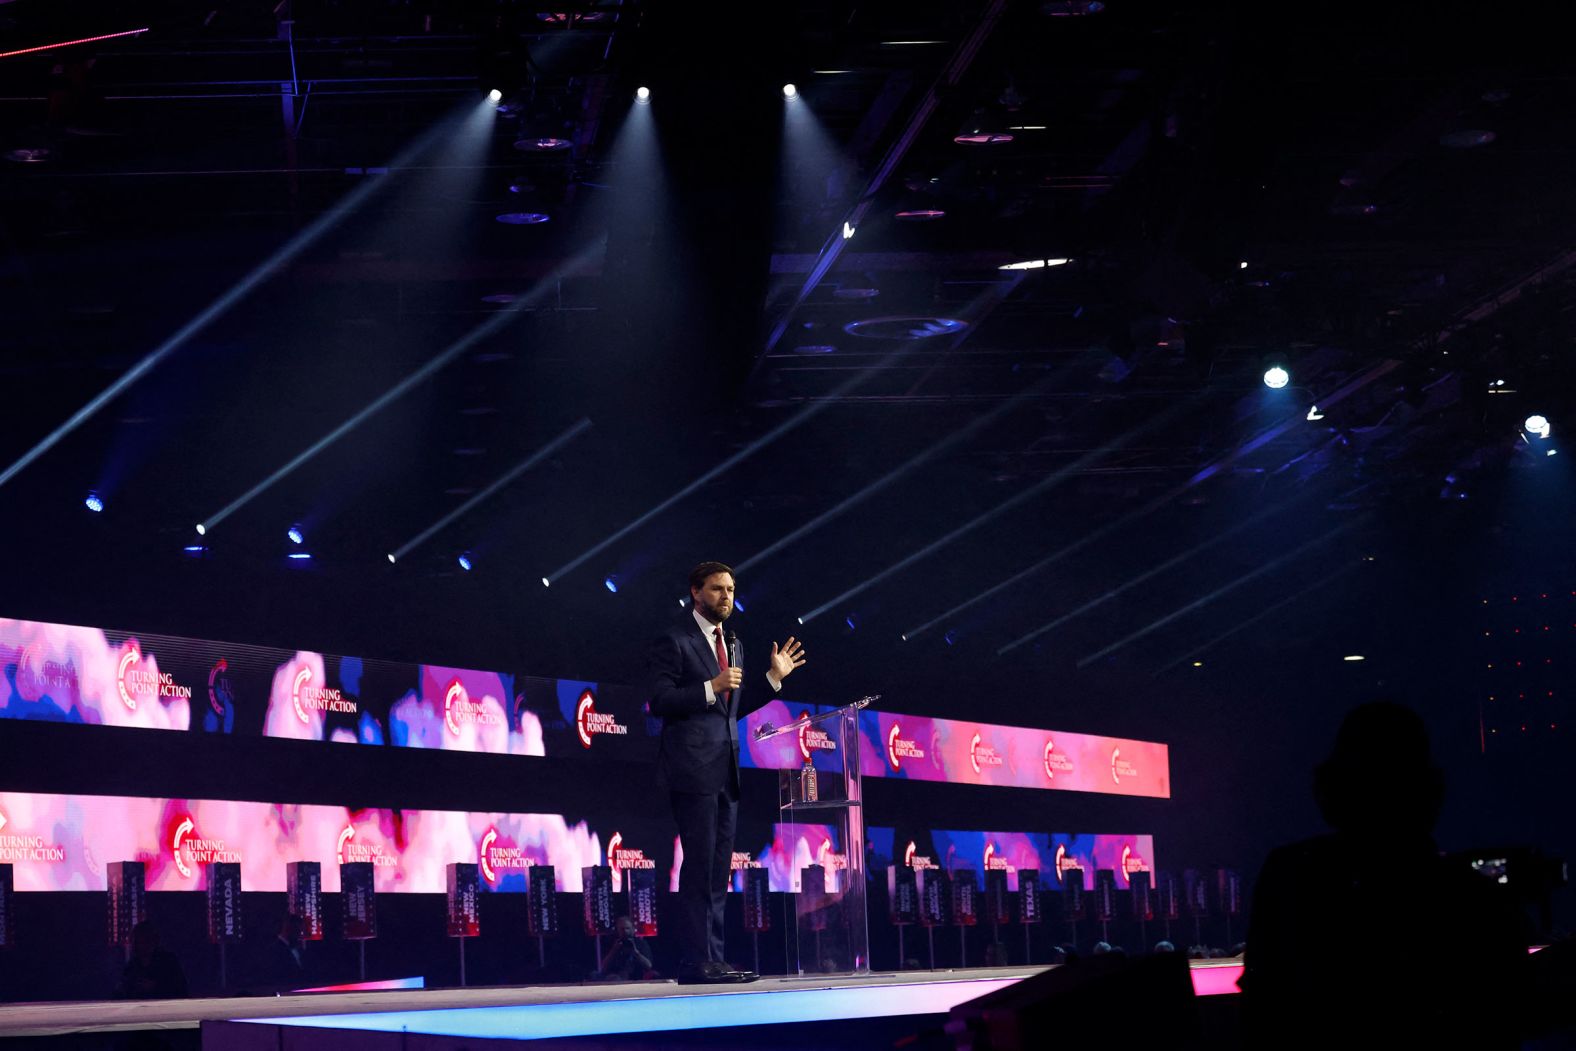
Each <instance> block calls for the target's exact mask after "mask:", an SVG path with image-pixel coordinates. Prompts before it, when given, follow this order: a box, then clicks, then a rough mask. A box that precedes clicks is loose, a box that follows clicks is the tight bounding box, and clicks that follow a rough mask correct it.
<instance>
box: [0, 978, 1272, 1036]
mask: <svg viewBox="0 0 1576 1051" xmlns="http://www.w3.org/2000/svg"><path fill="white" fill-rule="evenodd" d="M1191 966H1192V975H1193V988H1194V992H1195V993H1196V994H1197V995H1199V996H1214V995H1220V994H1225V993H1234V992H1236V991H1237V990H1236V981H1237V978H1238V977H1240V975H1241V974H1242V963H1241V961H1240V960H1236V959H1226V960H1195V961H1192V962H1191ZM1048 969H1049V968H1048V967H1015V968H977V969H969V970H958V971H907V972H902V973H898V974H880V975H872V976H870V977H863V978H830V977H829V978H826V979H813V978H811V979H792V978H765V979H762V980H761V981H759V982H756V983H754V984H751V985H748V986H721V987H711V986H680V985H676V984H674V983H673V982H667V981H662V982H635V983H629V984H596V985H578V984H576V985H555V986H515V987H508V988H483V989H400V990H388V991H371V990H359V991H354V992H334V993H325V994H317V995H308V994H296V995H287V996H281V997H262V998H216V999H206V1000H143V1001H135V1000H134V1001H106V1002H92V1003H38V1004H7V1005H4V1006H0V1037H14V1036H34V1037H40V1036H58V1035H64V1034H78V1033H88V1032H115V1031H119V1032H128V1031H146V1030H171V1029H195V1028H197V1027H198V1026H199V1025H204V1024H206V1026H207V1027H208V1028H212V1029H215V1030H223V1031H224V1032H226V1033H228V1034H230V1041H229V1043H216V1044H211V1045H209V1046H232V1045H233V1046H239V1044H240V1043H241V1042H244V1043H246V1044H247V1045H250V1044H251V1043H252V1042H253V1041H237V1040H236V1039H235V1038H236V1037H237V1036H238V1033H237V1029H243V1030H254V1031H255V1032H256V1034H257V1036H258V1037H263V1036H264V1034H267V1033H270V1032H279V1031H278V1030H270V1029H269V1028H268V1027H270V1026H278V1027H290V1028H292V1029H295V1030H296V1031H301V1030H325V1029H332V1030H339V1031H357V1032H362V1033H398V1032H407V1033H413V1034H423V1035H431V1036H448V1037H460V1038H471V1039H478V1038H483V1037H494V1038H496V1037H503V1038H508V1039H517V1040H518V1039H545V1038H549V1037H574V1036H599V1035H613V1034H620V1033H649V1032H656V1031H674V1030H686V1029H716V1028H726V1027H744V1026H754V1025H786V1024H793V1023H796V1022H819V1021H824V1020H826V1019H828V1018H843V1019H856V1018H887V1017H897V1016H912V1017H920V1016H924V1015H940V1014H945V1013H947V1012H948V1011H950V1010H952V1008H953V1007H955V1006H957V1005H958V1004H961V1003H965V1002H967V1001H969V1000H973V999H975V998H976V997H980V996H984V995H985V994H986V993H991V992H995V991H996V990H998V989H1003V988H1006V987H1007V986H1009V985H1012V984H1014V983H1016V982H1018V981H1021V980H1022V979H1024V978H1027V977H1029V976H1031V975H1034V974H1039V973H1041V972H1042V971H1045V970H1048ZM393 1005H398V1007H399V1009H398V1010H389V1009H388V1008H390V1007H391V1006H393ZM208 1035H209V1032H208V1029H207V1028H205V1033H204V1036H205V1038H206V1037H207V1036H208ZM213 1035H214V1036H215V1037H216V1038H217V1039H220V1040H223V1039H224V1037H223V1036H222V1035H221V1034H220V1033H218V1032H215V1033H214V1034H213ZM264 1043H267V1041H266V1040H265V1041H264ZM258 1046H262V1044H259V1045H258ZM268 1046H270V1047H274V1046H278V1045H277V1041H276V1042H274V1043H269V1044H268Z"/></svg>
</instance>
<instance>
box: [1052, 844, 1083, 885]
mask: <svg viewBox="0 0 1576 1051" xmlns="http://www.w3.org/2000/svg"><path fill="white" fill-rule="evenodd" d="M1083 870H1084V869H1083V866H1082V865H1081V864H1079V863H1078V859H1077V858H1076V857H1074V856H1073V855H1071V854H1068V853H1067V844H1065V843H1058V844H1056V882H1058V883H1062V882H1065V880H1064V879H1063V877H1065V876H1066V875H1067V873H1069V872H1076V873H1078V874H1079V878H1080V879H1082V877H1083Z"/></svg>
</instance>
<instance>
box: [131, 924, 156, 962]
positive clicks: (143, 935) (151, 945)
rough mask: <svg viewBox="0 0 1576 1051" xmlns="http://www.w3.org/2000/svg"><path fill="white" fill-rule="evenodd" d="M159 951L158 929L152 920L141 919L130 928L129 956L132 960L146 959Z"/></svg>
mask: <svg viewBox="0 0 1576 1051" xmlns="http://www.w3.org/2000/svg"><path fill="white" fill-rule="evenodd" d="M158 951H159V929H158V928H157V927H155V926H154V925H153V921H152V920H143V921H142V922H141V923H139V924H137V925H136V926H135V927H133V928H132V929H131V956H132V959H134V960H148V959H150V958H151V957H152V956H153V954H154V953H156V952H158Z"/></svg>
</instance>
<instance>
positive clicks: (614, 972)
mask: <svg viewBox="0 0 1576 1051" xmlns="http://www.w3.org/2000/svg"><path fill="white" fill-rule="evenodd" d="M613 932H614V935H615V938H614V941H613V944H612V945H610V946H608V950H607V952H606V953H605V954H603V956H602V967H601V970H600V971H598V972H597V977H598V978H599V979H601V980H602V981H608V982H639V981H644V980H646V979H648V978H655V977H657V972H656V969H655V968H653V967H652V964H651V950H650V949H649V948H648V947H647V946H646V939H644V938H641V937H639V936H637V935H636V934H635V921H634V920H632V919H630V918H629V917H628V916H620V917H619V918H618V919H617V920H616V921H615V922H614V925H613Z"/></svg>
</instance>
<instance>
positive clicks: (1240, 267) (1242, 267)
mask: <svg viewBox="0 0 1576 1051" xmlns="http://www.w3.org/2000/svg"><path fill="white" fill-rule="evenodd" d="M1247 268H1248V263H1247V260H1243V261H1242V262H1240V263H1238V264H1237V269H1238V270H1246V269H1247Z"/></svg>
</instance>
